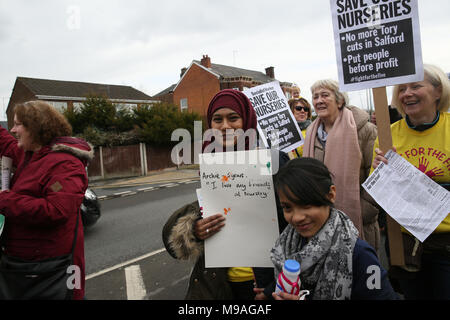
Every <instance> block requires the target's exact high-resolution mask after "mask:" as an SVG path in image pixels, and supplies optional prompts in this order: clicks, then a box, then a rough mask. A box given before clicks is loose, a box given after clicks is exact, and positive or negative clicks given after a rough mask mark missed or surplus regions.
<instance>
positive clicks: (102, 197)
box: [97, 196, 106, 200]
mask: <svg viewBox="0 0 450 320" xmlns="http://www.w3.org/2000/svg"><path fill="white" fill-rule="evenodd" d="M105 198H106V196H100V197H97V199H98V200H103V199H105Z"/></svg>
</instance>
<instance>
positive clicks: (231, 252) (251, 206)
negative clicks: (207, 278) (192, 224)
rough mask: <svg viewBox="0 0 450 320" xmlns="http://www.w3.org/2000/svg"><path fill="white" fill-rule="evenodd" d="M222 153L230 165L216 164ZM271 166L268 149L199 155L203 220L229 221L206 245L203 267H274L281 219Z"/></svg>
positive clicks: (225, 163)
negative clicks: (273, 252) (214, 217)
mask: <svg viewBox="0 0 450 320" xmlns="http://www.w3.org/2000/svg"><path fill="white" fill-rule="evenodd" d="M224 154H226V157H225V156H224V157H223V159H227V161H223V164H217V162H216V161H215V160H217V157H220V156H221V155H224ZM242 158H245V159H247V160H246V161H240V160H239V159H242ZM230 159H234V160H233V161H230ZM251 159H255V161H252V160H251ZM271 163H272V160H271V153H270V150H268V149H261V150H252V151H237V152H225V153H222V154H220V153H216V154H212V153H203V154H201V155H200V181H201V186H202V187H201V190H200V192H199V193H197V194H198V196H199V201H200V202H199V203H200V204H201V206H202V207H203V216H204V217H208V216H211V215H214V214H217V213H221V214H223V215H224V216H225V219H226V220H225V226H224V227H223V228H222V230H220V231H219V232H218V233H216V234H214V235H213V236H212V237H210V238H208V239H206V240H205V267H207V268H211V267H273V264H272V262H271V261H270V249H271V248H272V247H273V244H274V243H275V241H276V239H277V237H278V219H277V208H276V204H275V192H274V187H273V181H272V165H271Z"/></svg>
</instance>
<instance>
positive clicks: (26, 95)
mask: <svg viewBox="0 0 450 320" xmlns="http://www.w3.org/2000/svg"><path fill="white" fill-rule="evenodd" d="M30 100H36V96H35V95H34V93H33V92H31V90H30V89H28V88H27V87H26V86H25V85H24V84H23V83H22V82H20V81H16V83H15V85H14V89H13V92H12V94H11V99H10V100H9V104H8V108H7V109H6V116H7V119H8V128H9V129H11V128H12V127H13V126H14V106H15V105H16V104H18V103H23V102H27V101H30Z"/></svg>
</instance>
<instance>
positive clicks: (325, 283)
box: [271, 158, 397, 300]
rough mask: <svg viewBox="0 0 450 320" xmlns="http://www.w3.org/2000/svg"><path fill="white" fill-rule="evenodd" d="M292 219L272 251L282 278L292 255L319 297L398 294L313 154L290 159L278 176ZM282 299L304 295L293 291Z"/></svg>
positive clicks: (312, 292) (380, 297) (303, 281)
mask: <svg viewBox="0 0 450 320" xmlns="http://www.w3.org/2000/svg"><path fill="white" fill-rule="evenodd" d="M275 181H276V182H275V187H276V190H277V191H278V194H279V197H280V202H281V205H282V207H283V211H284V217H285V219H286V221H287V222H288V223H289V225H288V226H287V227H286V229H285V230H284V231H283V233H282V234H281V235H280V237H279V238H278V240H277V241H276V243H275V246H274V247H273V249H272V251H271V259H272V262H273V264H274V265H275V275H276V278H277V277H278V274H279V273H280V272H281V270H282V267H283V264H284V261H285V260H286V259H293V260H297V261H298V262H299V263H300V268H301V273H300V280H301V289H302V290H309V291H310V295H309V296H308V297H307V299H314V300H343V299H363V300H372V299H374V300H375V299H378V300H388V299H397V296H396V294H395V292H394V291H393V289H392V287H391V284H390V283H389V280H388V278H387V273H386V271H385V270H384V269H383V267H382V266H381V265H380V262H379V261H378V258H377V255H376V253H375V251H374V249H373V248H372V247H371V246H370V245H369V244H368V243H367V242H365V241H364V240H361V239H359V238H358V231H357V230H356V228H355V226H354V225H353V223H352V221H351V220H350V219H349V218H348V216H347V215H346V214H344V213H343V212H341V211H339V210H337V209H335V208H334V207H333V204H334V202H335V199H336V193H337V192H339V190H336V186H335V185H334V184H333V181H332V178H331V174H330V172H329V171H328V169H327V167H326V166H325V165H324V164H323V163H322V162H320V161H318V160H316V159H313V158H298V159H294V160H291V161H289V162H288V163H287V164H286V166H284V167H283V168H281V169H280V171H279V172H278V174H277V175H276V177H275ZM273 297H274V298H275V299H277V300H282V299H286V300H298V299H299V297H298V296H295V295H291V294H287V293H280V294H279V295H278V294H275V293H274V294H273Z"/></svg>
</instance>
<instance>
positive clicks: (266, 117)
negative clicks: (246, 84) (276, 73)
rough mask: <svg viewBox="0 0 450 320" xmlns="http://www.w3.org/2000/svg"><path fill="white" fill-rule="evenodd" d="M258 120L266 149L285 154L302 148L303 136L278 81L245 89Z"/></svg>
mask: <svg viewBox="0 0 450 320" xmlns="http://www.w3.org/2000/svg"><path fill="white" fill-rule="evenodd" d="M244 94H245V95H246V96H247V97H248V98H249V99H250V102H251V103H252V106H253V108H254V109H255V112H256V117H257V119H258V131H259V133H260V135H261V136H262V137H264V138H263V142H264V144H265V146H266V147H270V146H272V147H273V146H277V148H278V149H279V150H281V151H284V152H289V151H291V150H294V149H295V148H298V147H300V146H301V145H302V144H303V143H304V141H303V135H302V133H301V130H300V128H299V126H298V124H297V121H296V120H295V118H294V115H293V114H292V111H291V108H290V107H289V104H288V101H287V99H286V97H285V95H284V93H283V91H282V90H281V87H280V84H279V83H278V82H277V81H274V82H270V83H267V84H263V85H260V86H257V87H253V88H250V89H245V90H244Z"/></svg>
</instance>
